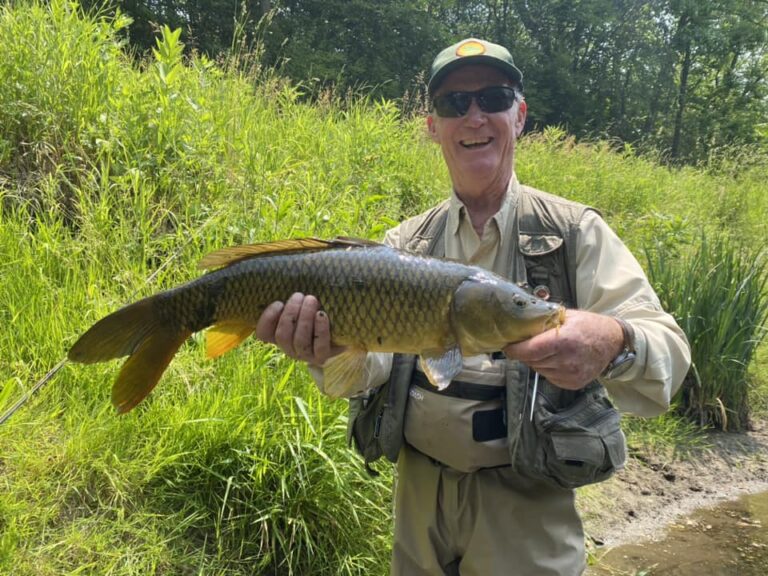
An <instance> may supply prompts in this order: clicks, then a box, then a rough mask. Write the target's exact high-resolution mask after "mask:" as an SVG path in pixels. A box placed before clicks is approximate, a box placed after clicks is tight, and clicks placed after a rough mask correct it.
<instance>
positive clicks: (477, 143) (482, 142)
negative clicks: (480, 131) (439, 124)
mask: <svg viewBox="0 0 768 576" xmlns="http://www.w3.org/2000/svg"><path fill="white" fill-rule="evenodd" d="M490 141H491V139H490V138H486V139H485V140H462V141H461V145H462V146H465V147H467V148H472V147H474V146H483V145H485V144H488V143H489V142H490Z"/></svg>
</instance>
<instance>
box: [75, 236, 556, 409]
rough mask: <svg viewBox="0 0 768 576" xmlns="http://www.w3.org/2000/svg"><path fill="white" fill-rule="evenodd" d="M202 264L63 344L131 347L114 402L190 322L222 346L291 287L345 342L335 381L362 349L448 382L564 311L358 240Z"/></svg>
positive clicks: (135, 390)
mask: <svg viewBox="0 0 768 576" xmlns="http://www.w3.org/2000/svg"><path fill="white" fill-rule="evenodd" d="M200 268H204V269H209V270H211V271H209V272H207V273H206V274H204V275H202V276H200V277H199V278H197V279H195V280H192V281H190V282H188V283H186V284H182V285H180V286H177V287H175V288H172V289H169V290H167V291H164V292H160V293H158V294H155V295H153V296H150V297H147V298H144V299H142V300H139V301H137V302H134V303H133V304H129V305H128V306H125V307H124V308H121V309H120V310H118V311H116V312H114V313H112V314H110V315H109V316H106V317H105V318H103V319H101V320H99V321H98V322H96V324H94V325H93V326H92V327H91V328H90V329H89V330H88V331H87V332H85V334H83V335H82V336H81V337H80V339H79V340H77V342H75V344H74V345H73V346H72V348H71V349H70V350H69V354H68V357H69V359H70V360H72V361H74V362H82V363H94V362H103V361H105V360H109V359H112V358H118V357H122V356H129V358H128V360H126V362H125V363H124V364H123V367H122V369H121V370H120V374H119V376H118V378H117V380H116V382H115V384H114V386H113V388H112V403H113V404H114V405H115V407H116V408H117V410H118V412H120V413H123V412H127V411H129V410H131V409H132V408H133V407H134V406H136V405H137V404H138V403H139V402H141V401H142V400H143V399H144V398H145V397H146V396H147V395H148V394H149V393H150V392H151V391H152V389H153V388H154V387H155V385H156V384H157V382H158V380H159V379H160V377H161V376H162V374H163V372H164V371H165V369H166V368H167V367H168V364H169V363H170V362H171V360H172V359H173V356H174V355H175V354H176V352H177V350H178V349H179V347H180V346H181V344H182V343H183V342H184V341H185V340H186V339H187V338H189V337H190V336H191V335H192V334H193V333H194V332H197V331H198V330H202V329H204V328H208V327H210V329H209V330H208V332H207V334H206V354H207V356H208V357H209V358H214V357H217V356H220V355H222V354H224V353H225V352H227V351H229V350H231V349H232V348H234V347H236V346H237V345H238V344H240V343H241V342H242V341H243V340H244V339H246V338H247V337H248V336H249V335H251V334H252V333H253V331H254V330H255V328H256V323H257V321H258V319H259V316H260V315H261V313H262V312H263V311H264V309H265V308H266V307H267V306H268V305H269V304H270V303H271V302H274V301H276V300H281V301H285V300H286V299H287V298H288V297H289V296H290V295H291V294H293V293H294V292H302V293H304V294H313V295H314V296H316V297H317V298H318V300H319V302H320V306H321V308H322V309H323V310H324V311H325V313H326V314H327V315H328V318H329V321H330V325H331V336H332V340H333V343H334V344H335V345H338V346H344V347H346V349H345V351H344V352H343V353H342V354H341V355H339V356H336V357H335V358H334V359H333V362H329V363H328V364H327V370H328V369H330V370H333V371H334V373H333V374H327V379H328V380H333V381H335V382H340V383H344V382H346V381H348V380H349V379H353V378H359V374H360V373H361V370H362V369H363V366H364V363H365V355H366V353H367V352H369V351H371V352H400V353H410V354H418V355H419V356H420V360H421V365H422V368H423V369H424V371H425V373H426V374H427V377H428V378H429V380H430V381H431V382H432V384H434V385H435V386H437V387H438V388H444V387H446V386H447V385H448V384H450V381H451V379H452V378H453V377H454V376H455V375H456V374H458V372H459V371H460V370H461V366H462V357H463V356H464V355H474V354H480V353H485V352H495V351H498V350H501V349H502V348H503V347H504V346H505V345H507V344H509V343H512V342H518V341H520V340H524V339H526V338H529V337H531V336H534V335H536V334H538V333H540V332H543V331H544V330H547V329H549V328H553V327H557V326H559V325H560V324H561V323H562V322H563V321H564V318H565V311H564V309H563V308H562V307H561V306H559V305H557V304H553V303H548V302H545V301H544V300H540V299H538V298H536V297H534V296H532V295H530V294H528V293H527V292H526V291H525V290H524V289H522V288H521V287H519V286H517V285H516V284H514V283H512V282H509V281H508V280H505V279H504V278H502V277H500V276H497V275H496V274H493V273H491V272H489V271H487V270H485V269H483V268H479V267H476V266H468V265H465V264H460V263H458V262H453V261H449V260H441V259H436V258H427V257H423V256H416V255H414V254H411V253H408V252H404V251H400V250H397V249H394V248H391V247H388V246H384V245H382V244H377V243H374V242H369V241H366V240H356V239H350V238H337V239H335V240H320V239H314V238H306V239H292V240H284V241H278V242H270V243H264V244H252V245H245V246H235V247H230V248H224V249H222V250H219V251H216V252H213V253H211V254H209V255H208V256H206V257H204V258H203V259H202V261H201V262H200ZM340 388H343V386H342V387H340ZM326 392H328V393H330V394H331V395H334V394H333V391H332V390H331V391H328V390H326Z"/></svg>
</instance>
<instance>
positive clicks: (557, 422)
mask: <svg viewBox="0 0 768 576" xmlns="http://www.w3.org/2000/svg"><path fill="white" fill-rule="evenodd" d="M620 421H621V415H620V414H619V412H618V411H617V410H616V409H615V408H614V407H613V404H612V403H611V401H610V400H609V399H608V396H607V394H606V392H605V390H604V389H603V388H602V386H601V385H599V384H591V385H590V386H589V387H588V388H586V389H585V390H584V391H583V393H580V394H578V395H577V396H576V398H575V399H574V400H573V403H572V404H570V405H568V406H567V407H565V408H563V409H559V410H558V409H555V408H553V407H552V405H551V404H550V402H549V401H547V399H546V397H545V396H543V395H542V396H541V397H540V401H539V402H537V406H536V409H535V411H534V421H533V423H532V424H531V423H528V422H526V423H525V424H524V425H523V432H522V433H523V435H524V436H528V438H527V440H523V442H522V445H521V450H520V451H519V452H518V455H517V456H518V462H519V465H520V467H521V471H522V472H524V473H525V472H527V473H528V474H529V475H532V476H534V477H536V478H539V479H542V480H545V481H547V482H548V483H550V484H554V485H556V486H559V487H561V488H578V487H579V486H584V485H586V484H592V483H595V482H601V481H603V480H606V479H607V478H609V477H610V476H612V475H613V473H614V472H616V470H621V469H622V468H623V467H624V461H625V459H626V440H625V438H624V433H623V432H622V430H621V425H620ZM521 458H522V459H523V460H525V461H527V462H521V461H520V459H521Z"/></svg>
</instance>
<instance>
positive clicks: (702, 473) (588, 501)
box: [578, 421, 768, 551]
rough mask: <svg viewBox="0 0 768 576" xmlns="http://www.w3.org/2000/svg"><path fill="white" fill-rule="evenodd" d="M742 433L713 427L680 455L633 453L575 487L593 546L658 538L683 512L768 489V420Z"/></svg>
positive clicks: (611, 545) (599, 546)
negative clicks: (620, 466)
mask: <svg viewBox="0 0 768 576" xmlns="http://www.w3.org/2000/svg"><path fill="white" fill-rule="evenodd" d="M753 428H754V430H752V431H750V432H746V433H739V434H735V433H723V432H712V433H709V434H708V435H707V437H706V447H705V448H701V449H696V450H694V451H692V452H691V453H689V454H687V455H686V456H685V457H684V458H675V457H672V456H660V455H650V454H634V455H632V456H631V457H630V458H628V462H627V465H626V468H625V469H624V470H622V471H621V472H619V473H617V474H616V475H615V476H614V477H613V478H611V479H610V480H608V481H607V482H604V483H602V484H600V485H598V486H596V487H593V488H589V489H587V490H583V491H580V492H579V496H578V502H579V509H580V511H581V514H582V517H583V518H584V529H585V531H586V533H587V536H588V540H589V541H591V544H592V545H594V547H595V549H599V550H601V551H602V550H605V549H606V548H612V547H615V546H619V545H622V544H628V543H634V542H638V541H640V540H659V539H661V538H662V537H663V536H664V535H665V533H666V530H667V528H668V527H669V526H670V525H672V524H673V523H674V522H675V521H676V520H678V519H679V518H680V517H681V516H684V515H687V514H689V513H691V512H693V511H694V510H696V509H699V508H702V507H709V506H714V505H715V504H717V503H719V502H722V501H724V500H732V499H734V498H737V497H738V496H741V495H744V494H753V493H756V492H764V491H768V421H762V422H757V423H755V425H754V426H753Z"/></svg>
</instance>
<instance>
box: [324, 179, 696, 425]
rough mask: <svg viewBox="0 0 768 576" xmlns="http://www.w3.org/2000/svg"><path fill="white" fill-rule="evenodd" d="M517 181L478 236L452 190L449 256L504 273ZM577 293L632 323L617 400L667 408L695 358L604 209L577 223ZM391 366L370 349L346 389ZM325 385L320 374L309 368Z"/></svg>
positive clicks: (632, 406)
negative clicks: (631, 353) (631, 346)
mask: <svg viewBox="0 0 768 576" xmlns="http://www.w3.org/2000/svg"><path fill="white" fill-rule="evenodd" d="M517 190H518V184H517V180H516V179H515V178H514V177H513V179H512V181H511V182H510V185H509V188H508V190H507V194H506V196H505V199H504V201H503V203H502V206H501V208H500V210H499V211H498V212H497V213H496V214H495V215H494V216H493V217H492V218H490V219H489V220H488V222H487V223H486V225H485V229H484V230H483V236H482V238H479V237H478V236H477V233H476V232H475V230H474V228H473V226H472V222H471V221H470V218H469V215H468V214H467V211H466V207H464V205H463V204H462V202H461V201H460V200H459V198H458V197H457V196H456V194H455V193H454V194H453V195H452V198H451V200H450V207H449V212H448V221H447V224H446V226H447V228H446V235H445V254H446V256H447V257H448V258H456V259H458V260H460V261H463V262H467V263H471V264H476V265H479V266H483V267H486V268H490V269H491V270H492V271H494V272H496V273H498V274H501V275H505V274H506V273H508V272H509V270H508V269H507V268H508V262H509V261H510V259H509V255H510V253H509V251H510V250H513V249H517V241H516V239H515V238H512V230H513V225H512V223H513V221H514V218H515V215H516V211H515V207H516V204H517V196H518V192H517ZM400 232H401V229H400V227H396V228H394V229H392V230H390V231H389V232H388V233H387V235H386V237H385V240H384V242H385V243H386V244H389V245H391V246H394V247H397V248H401V247H403V244H404V242H405V239H404V238H402V237H401V234H400ZM576 259H577V261H576V294H577V305H578V308H579V309H582V310H587V311H590V312H595V313H599V314H607V315H611V316H618V317H621V318H623V319H624V320H626V321H627V322H629V323H630V324H631V325H632V327H633V328H634V329H635V338H636V341H635V351H636V353H637V359H636V361H635V363H634V365H633V366H632V368H631V369H630V370H628V371H627V372H626V373H624V374H623V375H621V376H620V377H619V378H617V379H616V380H610V381H608V380H606V381H604V382H603V383H604V384H605V386H606V388H607V389H608V391H609V392H610V394H611V396H612V398H613V399H614V401H615V403H616V405H617V407H618V408H619V409H620V410H622V411H624V412H629V413H633V414H636V415H640V416H654V415H657V414H660V413H662V412H663V411H665V410H666V409H667V408H668V407H669V403H670V400H671V397H672V395H673V394H674V392H675V390H676V388H677V387H678V386H679V385H680V383H681V382H682V380H683V378H684V377H685V374H686V372H687V370H688V367H689V365H690V349H689V346H688V342H687V339H686V337H685V334H684V333H683V332H682V330H681V329H680V327H679V326H678V325H677V323H676V322H675V320H674V318H672V316H671V315H670V314H668V313H666V312H665V311H664V310H662V308H661V305H660V303H659V299H658V297H657V296H656V294H655V292H654V291H653V289H652V288H651V286H650V283H649V282H648V279H647V277H646V276H645V273H644V272H643V269H642V267H641V266H640V264H639V263H638V261H637V260H636V259H635V257H634V256H633V255H632V253H631V252H630V251H629V249H628V248H627V247H626V246H625V245H624V243H623V242H622V241H621V240H620V239H619V237H618V236H617V235H616V234H615V233H614V232H613V230H611V228H610V227H609V226H608V225H607V224H606V222H605V221H604V220H603V219H602V218H601V217H600V215H599V214H597V213H596V212H593V211H591V210H588V211H586V212H585V214H584V217H583V219H582V221H581V222H580V224H579V227H578V241H577V250H576ZM484 358H486V357H485V356H484V355H483V356H481V357H473V358H472V359H465V365H467V366H469V365H470V364H475V363H476V362H478V363H482V362H485V361H486V360H485V359H484ZM391 366H392V355H391V354H383V353H376V354H368V359H367V364H366V371H365V374H363V375H361V380H360V382H359V386H356V387H355V389H354V390H349V393H348V394H345V395H347V396H354V395H356V394H360V393H362V392H364V391H365V390H368V389H371V388H374V387H376V386H379V385H381V384H383V383H384V382H385V381H386V380H387V378H388V377H389V372H390V370H391ZM312 373H313V376H314V377H315V379H316V381H317V383H318V386H319V387H320V388H321V389H322V388H323V378H322V373H321V372H320V371H319V370H313V371H312Z"/></svg>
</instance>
